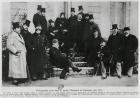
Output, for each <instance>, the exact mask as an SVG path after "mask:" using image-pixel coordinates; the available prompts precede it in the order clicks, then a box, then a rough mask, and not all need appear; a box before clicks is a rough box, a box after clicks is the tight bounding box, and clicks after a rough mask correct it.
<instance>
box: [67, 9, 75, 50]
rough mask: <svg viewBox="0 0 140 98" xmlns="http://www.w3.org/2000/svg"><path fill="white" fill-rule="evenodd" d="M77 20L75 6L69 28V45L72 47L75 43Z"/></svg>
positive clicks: (69, 20)
mask: <svg viewBox="0 0 140 98" xmlns="http://www.w3.org/2000/svg"><path fill="white" fill-rule="evenodd" d="M76 22H77V16H76V15H75V8H71V16H70V17H69V19H68V30H69V35H68V39H69V47H70V48H72V47H73V46H74V43H75V40H76V39H75V37H76V35H75V34H76Z"/></svg>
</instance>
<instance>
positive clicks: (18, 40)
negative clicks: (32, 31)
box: [7, 31, 27, 78]
mask: <svg viewBox="0 0 140 98" xmlns="http://www.w3.org/2000/svg"><path fill="white" fill-rule="evenodd" d="M7 49H8V50H9V77H12V78H27V70H26V67H27V62H26V48H25V42H24V40H23V38H22V36H21V37H20V36H19V35H18V34H17V33H16V32H14V31H13V32H11V33H10V34H9V35H8V39H7ZM18 50H20V51H21V53H20V55H18V56H17V55H15V53H16V52H17V51H18Z"/></svg>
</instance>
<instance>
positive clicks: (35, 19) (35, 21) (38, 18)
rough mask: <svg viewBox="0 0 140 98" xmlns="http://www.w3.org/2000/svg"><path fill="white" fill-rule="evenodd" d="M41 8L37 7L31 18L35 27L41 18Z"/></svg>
mask: <svg viewBox="0 0 140 98" xmlns="http://www.w3.org/2000/svg"><path fill="white" fill-rule="evenodd" d="M41 10H42V7H41V5H38V6H37V13H36V14H34V16H33V24H34V26H35V27H36V26H37V25H38V24H41V18H42V13H41Z"/></svg>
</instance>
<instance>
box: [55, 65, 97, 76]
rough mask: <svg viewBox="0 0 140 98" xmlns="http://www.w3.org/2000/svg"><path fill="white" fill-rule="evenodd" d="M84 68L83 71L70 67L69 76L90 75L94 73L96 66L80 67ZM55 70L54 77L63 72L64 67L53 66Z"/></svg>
mask: <svg viewBox="0 0 140 98" xmlns="http://www.w3.org/2000/svg"><path fill="white" fill-rule="evenodd" d="M80 69H82V71H81V72H79V73H78V72H73V70H72V68H69V73H67V75H68V76H73V77H74V76H76V77H77V76H90V75H93V72H94V68H93V67H80ZM53 70H54V73H53V74H54V75H53V76H54V77H57V76H59V75H60V74H61V71H62V69H60V68H53Z"/></svg>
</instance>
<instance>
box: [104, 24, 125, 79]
mask: <svg viewBox="0 0 140 98" xmlns="http://www.w3.org/2000/svg"><path fill="white" fill-rule="evenodd" d="M122 39H123V38H122V35H121V34H120V33H118V26H117V24H113V25H112V34H111V35H110V36H109V39H108V42H107V47H108V49H109V53H110V56H111V59H112V60H111V62H112V66H111V74H114V72H115V71H116V72H117V76H118V78H119V79H120V78H121V77H122V76H121V72H122V67H121V62H122V41H123V40H122Z"/></svg>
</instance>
